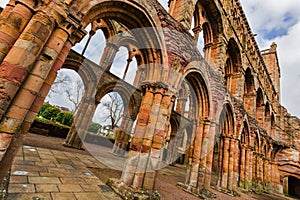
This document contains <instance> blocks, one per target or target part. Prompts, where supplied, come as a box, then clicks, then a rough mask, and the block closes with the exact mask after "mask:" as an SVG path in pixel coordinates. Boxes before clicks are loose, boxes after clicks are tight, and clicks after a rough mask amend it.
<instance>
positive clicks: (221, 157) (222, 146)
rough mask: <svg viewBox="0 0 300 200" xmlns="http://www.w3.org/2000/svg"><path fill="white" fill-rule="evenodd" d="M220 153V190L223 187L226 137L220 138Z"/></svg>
mask: <svg viewBox="0 0 300 200" xmlns="http://www.w3.org/2000/svg"><path fill="white" fill-rule="evenodd" d="M219 140H220V152H219V159H218V161H219V168H218V170H219V172H218V184H217V186H218V187H219V188H220V187H221V186H222V174H223V154H224V136H223V135H222V136H221V137H220V139H219Z"/></svg>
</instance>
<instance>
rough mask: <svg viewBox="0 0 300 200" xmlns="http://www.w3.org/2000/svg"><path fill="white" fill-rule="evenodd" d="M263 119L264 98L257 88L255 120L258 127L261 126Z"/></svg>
mask: <svg viewBox="0 0 300 200" xmlns="http://www.w3.org/2000/svg"><path fill="white" fill-rule="evenodd" d="M263 117H264V96H263V92H262V89H261V88H260V87H259V88H258V89H257V92H256V120H257V121H258V125H260V126H263Z"/></svg>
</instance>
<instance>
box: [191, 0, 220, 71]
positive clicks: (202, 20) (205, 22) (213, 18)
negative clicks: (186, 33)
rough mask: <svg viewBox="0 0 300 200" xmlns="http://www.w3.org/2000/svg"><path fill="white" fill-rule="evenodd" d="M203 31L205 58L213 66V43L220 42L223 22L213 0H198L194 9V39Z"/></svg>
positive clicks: (214, 51) (197, 38)
mask: <svg viewBox="0 0 300 200" xmlns="http://www.w3.org/2000/svg"><path fill="white" fill-rule="evenodd" d="M201 31H202V33H203V41H204V54H205V60H206V61H207V62H208V63H209V64H210V65H211V66H213V67H214V62H215V60H214V58H213V56H214V54H215V53H217V52H216V51H217V48H213V46H214V45H215V44H217V43H218V42H220V40H221V33H222V31H223V23H222V19H221V14H220V11H219V10H218V7H217V5H216V4H215V2H213V1H207V0H198V1H197V3H196V5H195V11H194V27H193V32H194V39H195V40H196V43H197V42H198V40H199V39H200V38H199V35H200V32H201Z"/></svg>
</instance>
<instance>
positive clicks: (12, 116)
mask: <svg viewBox="0 0 300 200" xmlns="http://www.w3.org/2000/svg"><path fill="white" fill-rule="evenodd" d="M36 26H39V29H37V27H36ZM53 27H54V22H53V21H52V20H50V17H49V16H46V15H45V13H41V12H38V13H37V14H36V15H35V16H34V17H33V18H32V19H31V21H30V22H29V24H28V26H27V27H26V28H25V30H24V32H23V33H22V35H21V36H20V38H19V39H18V41H17V42H16V43H15V46H14V47H13V48H12V49H11V51H10V52H9V53H8V55H7V57H6V58H5V60H4V62H3V63H6V64H5V65H1V67H4V68H6V67H8V66H13V69H14V70H16V69H21V76H20V74H19V75H17V77H19V80H18V84H20V85H21V84H22V83H23V81H24V80H25V77H27V78H26V80H25V81H24V83H23V85H22V88H21V89H20V90H19V91H18V93H17V94H16V95H15V98H14V100H13V104H12V105H11V106H10V107H9V109H8V111H7V113H6V115H5V118H4V120H2V124H3V126H2V127H1V129H0V135H1V136H5V139H6V140H2V138H1V141H5V142H6V144H5V146H2V149H4V152H5V150H6V149H7V147H8V145H9V143H10V141H11V140H12V138H14V140H13V141H12V143H11V144H10V146H9V148H8V149H7V151H6V152H5V155H4V157H3V159H2V160H1V162H0V166H1V165H5V167H3V169H8V167H9V166H10V163H11V161H12V159H13V157H14V155H15V154H16V152H17V149H18V147H19V146H20V145H21V143H22V139H23V137H24V136H25V134H26V133H27V131H28V130H29V128H30V125H31V123H32V122H33V120H34V118H35V116H36V114H37V113H38V110H39V108H40V106H41V105H42V103H43V101H41V100H44V97H43V96H41V95H45V96H46V94H45V93H48V91H49V89H50V87H46V88H45V87H44V86H45V84H46V85H47V81H49V80H50V81H54V80H55V77H56V71H55V69H56V68H57V67H58V66H57V65H58V63H60V62H59V58H58V55H59V54H60V53H61V52H62V51H63V47H64V46H65V43H66V40H67V38H68V37H69V34H68V32H67V31H65V30H64V29H62V28H57V29H55V31H54V32H53V33H52V35H51V32H52V28H53ZM50 35H51V36H50ZM49 37H50V38H49ZM30 38H31V39H32V41H31V40H30ZM48 38H49V39H48ZM46 42H47V43H46ZM45 43H46V45H45V46H44V44H45ZM21 47H22V48H21ZM43 47H44V48H43ZM42 48H43V49H42ZM29 52H30V53H29ZM18 53H19V54H21V55H20V56H17V54H18ZM39 54H40V56H39V57H38V55H39ZM11 56H13V57H14V56H15V58H10V57H11ZM16 58H17V59H16ZM35 59H37V61H36V62H35ZM3 63H2V64H3ZM4 71H5V69H4ZM2 75H3V74H2ZM4 75H5V73H4ZM13 81H15V79H14V80H13ZM13 81H12V82H8V85H9V84H13ZM52 83H53V82H52ZM8 89H9V86H8ZM47 89H48V90H47ZM45 91H46V92H45ZM24 99H26V101H24ZM7 136H9V137H7ZM1 143H3V142H1ZM1 168H2V166H1ZM4 171H5V170H4ZM0 176H1V177H0V178H2V174H0Z"/></svg>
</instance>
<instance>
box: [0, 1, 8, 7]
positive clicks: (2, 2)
mask: <svg viewBox="0 0 300 200" xmlns="http://www.w3.org/2000/svg"><path fill="white" fill-rule="evenodd" d="M8 2H9V0H1V1H0V7H2V8H4V7H5V5H6V4H8Z"/></svg>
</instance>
